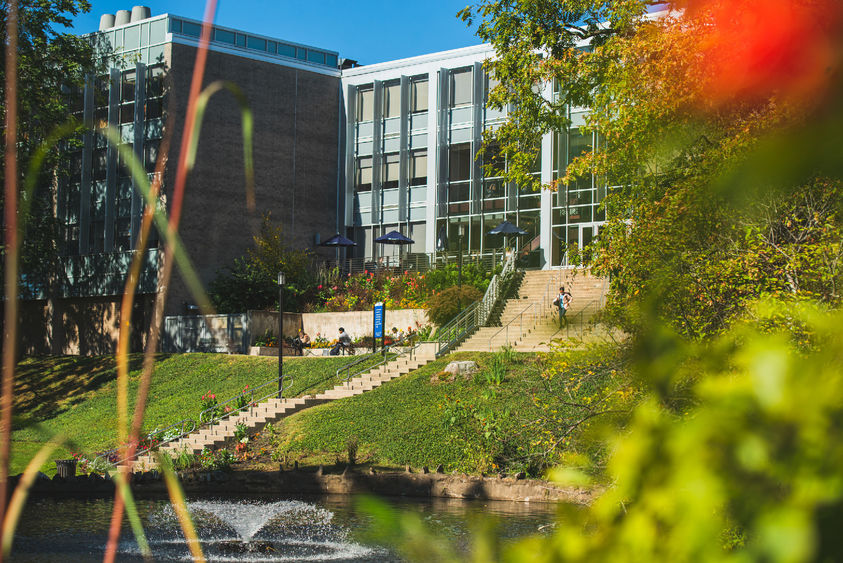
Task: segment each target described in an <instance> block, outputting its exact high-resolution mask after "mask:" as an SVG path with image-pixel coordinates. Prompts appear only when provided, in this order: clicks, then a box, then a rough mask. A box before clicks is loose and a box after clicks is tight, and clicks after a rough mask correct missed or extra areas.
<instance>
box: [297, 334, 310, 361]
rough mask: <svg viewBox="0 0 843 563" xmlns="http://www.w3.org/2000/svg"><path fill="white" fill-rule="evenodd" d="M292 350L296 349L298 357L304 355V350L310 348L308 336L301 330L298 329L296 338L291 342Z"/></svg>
mask: <svg viewBox="0 0 843 563" xmlns="http://www.w3.org/2000/svg"><path fill="white" fill-rule="evenodd" d="M293 348H295V349H296V352H298V355H299V356H302V355H304V349H305V348H310V336H308V335H307V333H306V332H305V331H303V330H302V329H299V334H298V336H296V338H295V340H293Z"/></svg>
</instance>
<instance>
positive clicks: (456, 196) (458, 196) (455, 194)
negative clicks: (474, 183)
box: [448, 182, 471, 211]
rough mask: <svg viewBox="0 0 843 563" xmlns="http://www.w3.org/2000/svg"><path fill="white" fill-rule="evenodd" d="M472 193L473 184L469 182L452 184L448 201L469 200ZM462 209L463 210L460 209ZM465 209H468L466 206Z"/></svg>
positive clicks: (449, 187) (449, 188)
mask: <svg viewBox="0 0 843 563" xmlns="http://www.w3.org/2000/svg"><path fill="white" fill-rule="evenodd" d="M470 193H471V184H469V183H468V182H464V183H460V184H451V185H450V186H448V203H452V202H455V201H468V200H469V194H470ZM460 211H463V210H462V209H460ZM464 211H468V209H467V208H466V209H465V210H464Z"/></svg>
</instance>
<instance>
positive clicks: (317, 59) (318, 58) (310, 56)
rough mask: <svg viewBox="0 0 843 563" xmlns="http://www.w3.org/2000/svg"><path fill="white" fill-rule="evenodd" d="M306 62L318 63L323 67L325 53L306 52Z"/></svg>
mask: <svg viewBox="0 0 843 563" xmlns="http://www.w3.org/2000/svg"><path fill="white" fill-rule="evenodd" d="M307 60H308V62H311V63H319V64H322V65H323V64H325V53H320V52H319V51H308V52H307Z"/></svg>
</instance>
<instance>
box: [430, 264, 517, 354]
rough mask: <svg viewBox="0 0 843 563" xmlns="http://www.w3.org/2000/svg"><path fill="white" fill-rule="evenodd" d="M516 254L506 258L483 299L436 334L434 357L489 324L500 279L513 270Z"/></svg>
mask: <svg viewBox="0 0 843 563" xmlns="http://www.w3.org/2000/svg"><path fill="white" fill-rule="evenodd" d="M516 255H517V253H516V252H512V253H510V254H509V256H507V257H506V260H505V261H504V264H503V267H502V268H501V273H500V274H495V275H494V276H492V280H491V281H490V282H489V287H487V288H486V293H484V294H483V299H481V300H480V301H476V302H474V303H472V304H471V305H469V306H468V307H466V308H465V309H464V310H463V311H462V312H460V313H458V314H457V316H455V317H454V318H453V319H451V320H450V321H448V322H447V323H446V324H445V325H444V326H443V327H442V328H440V329H439V331H438V332H437V336H438V338H437V340H436V357H437V358H439V357H441V356H443V355H445V354H446V353H447V352H448V351H450V350H451V349H452V348H454V346H456V345H457V344H458V343H459V342H461V341H462V340H463V339H464V338H465V337H466V336H468V334H470V333H471V332H472V331H474V329H476V328H477V327H480V326H483V325H485V324H486V323H487V322H489V316H490V315H491V314H492V310H493V309H494V307H495V305H496V304H497V302H498V299H500V296H501V284H502V281H501V280H502V279H504V277H506V276H507V275H509V273H510V272H512V271H513V270H514V269H515V259H516Z"/></svg>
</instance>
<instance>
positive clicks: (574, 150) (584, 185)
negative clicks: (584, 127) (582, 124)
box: [567, 129, 592, 190]
mask: <svg viewBox="0 0 843 563" xmlns="http://www.w3.org/2000/svg"><path fill="white" fill-rule="evenodd" d="M591 142H592V139H591V135H583V134H582V133H580V130H579V129H571V131H570V133H569V134H568V161H567V164H570V163H571V161H573V160H574V159H575V158H577V157H578V156H581V155H583V154H585V153H586V152H588V151H589V150H591ZM590 188H591V177H581V178H577V179H576V180H575V181H574V183H573V184H572V185H570V186H569V189H571V190H580V189H590Z"/></svg>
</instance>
